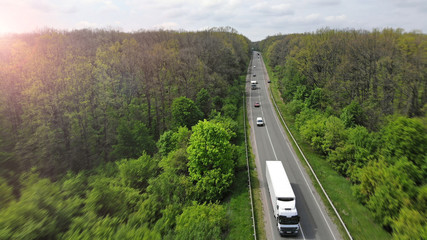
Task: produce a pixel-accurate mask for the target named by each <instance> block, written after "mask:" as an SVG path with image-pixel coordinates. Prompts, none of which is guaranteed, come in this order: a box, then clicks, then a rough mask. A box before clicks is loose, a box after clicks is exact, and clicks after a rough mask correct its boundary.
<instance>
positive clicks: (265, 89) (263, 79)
mask: <svg viewBox="0 0 427 240" xmlns="http://www.w3.org/2000/svg"><path fill="white" fill-rule="evenodd" d="M264 75H265V74H263V75H262V82H263V83H264V85H265V87H264V91H265V93H266V96H267V98H268V100H267V101H269V102H270V104H271V107H273V104H272V102H271V100H270V97H269V95H268V91H267V88H268V87H267V84H266V83H265V78H264ZM272 111H273V118H275V120H276V124H277V125H278V126H279V129H281V128H280V125H279V124H278V123H277V117H276V115H275V113H274V109H272ZM267 133H268V131H267ZM281 133H282V136H283V132H282V131H281ZM268 136H269V137H270V135H268ZM285 142H286V141H285ZM270 144H271V147H272V148H273V151H274V147H273V143H272V142H271V139H270ZM291 153H292V151H291ZM292 154H293V153H292ZM274 156H275V157H276V160H277V156H276V153H274ZM294 158H295V156H294ZM297 165H298V164H297ZM298 167H299V166H298ZM300 171H301V169H300ZM303 177H304V175H303ZM306 181H307V180H306ZM309 189H310V187H309ZM310 190H311V189H310ZM315 200H316V199H315ZM298 225H299V227H300V230H301V234H302V237H303V239H304V240H305V239H306V238H305V235H304V232H303V230H302V226H301V224H298Z"/></svg>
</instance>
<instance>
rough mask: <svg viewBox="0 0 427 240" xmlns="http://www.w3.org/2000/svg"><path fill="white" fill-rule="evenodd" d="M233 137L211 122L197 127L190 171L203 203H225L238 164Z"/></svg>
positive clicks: (194, 131)
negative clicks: (225, 195)
mask: <svg viewBox="0 0 427 240" xmlns="http://www.w3.org/2000/svg"><path fill="white" fill-rule="evenodd" d="M229 140H230V134H229V133H228V132H227V130H226V129H224V127H222V126H221V124H218V123H212V122H208V121H206V120H205V121H203V122H199V123H198V124H197V125H195V126H194V127H193V134H192V135H191V137H190V145H189V146H188V148H187V152H188V160H189V163H188V166H189V168H188V170H189V173H190V177H191V179H192V180H193V181H195V182H196V188H197V191H198V197H199V200H200V201H202V202H203V201H215V200H219V199H221V197H222V196H223V194H224V193H225V192H226V191H227V190H228V188H229V187H230V186H231V183H232V180H233V177H234V161H233V159H232V147H231V144H230V142H229Z"/></svg>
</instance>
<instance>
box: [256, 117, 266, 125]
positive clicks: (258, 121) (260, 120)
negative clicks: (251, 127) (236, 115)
mask: <svg viewBox="0 0 427 240" xmlns="http://www.w3.org/2000/svg"><path fill="white" fill-rule="evenodd" d="M256 125H257V126H264V121H263V120H262V117H257V118H256Z"/></svg>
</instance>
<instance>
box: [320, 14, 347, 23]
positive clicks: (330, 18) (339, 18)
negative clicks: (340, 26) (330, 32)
mask: <svg viewBox="0 0 427 240" xmlns="http://www.w3.org/2000/svg"><path fill="white" fill-rule="evenodd" d="M346 18H347V16H346V15H345V14H342V15H338V16H327V17H325V20H326V21H328V22H335V21H344V20H345V19H346Z"/></svg>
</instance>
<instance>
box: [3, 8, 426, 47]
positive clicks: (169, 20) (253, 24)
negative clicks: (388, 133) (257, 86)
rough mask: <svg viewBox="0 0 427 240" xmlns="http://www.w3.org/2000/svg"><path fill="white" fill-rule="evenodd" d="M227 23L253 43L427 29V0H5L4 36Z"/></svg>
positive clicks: (194, 27) (198, 27)
mask: <svg viewBox="0 0 427 240" xmlns="http://www.w3.org/2000/svg"><path fill="white" fill-rule="evenodd" d="M226 26H229V27H232V28H234V29H235V30H237V31H238V32H239V33H241V34H243V35H245V36H246V37H248V38H249V39H250V40H251V41H260V40H263V39H265V38H266V37H267V36H273V35H277V34H289V33H304V32H315V31H316V30H318V29H322V28H331V29H363V30H372V29H374V28H376V29H383V28H402V29H404V30H405V31H406V32H411V31H421V32H422V33H427V0H121V1H120V0H0V34H4V33H24V32H35V31H41V30H44V29H46V28H54V29H58V30H75V29H82V28H92V29H115V30H120V31H125V32H134V31H138V30H156V29H166V30H180V31H181V30H184V31H199V30H205V29H209V28H212V27H226Z"/></svg>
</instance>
